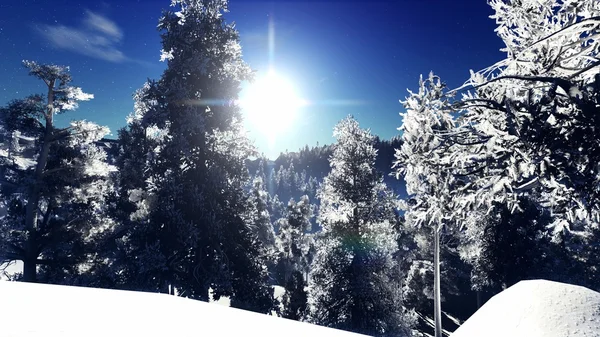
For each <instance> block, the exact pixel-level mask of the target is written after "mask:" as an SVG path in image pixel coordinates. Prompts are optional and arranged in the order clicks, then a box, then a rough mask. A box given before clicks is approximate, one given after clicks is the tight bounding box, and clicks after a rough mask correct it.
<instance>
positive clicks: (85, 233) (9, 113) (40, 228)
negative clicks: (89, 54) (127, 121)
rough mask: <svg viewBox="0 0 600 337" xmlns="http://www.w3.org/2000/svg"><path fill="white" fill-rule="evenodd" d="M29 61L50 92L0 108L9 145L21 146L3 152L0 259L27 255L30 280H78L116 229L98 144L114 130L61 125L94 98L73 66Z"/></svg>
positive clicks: (26, 272)
mask: <svg viewBox="0 0 600 337" xmlns="http://www.w3.org/2000/svg"><path fill="white" fill-rule="evenodd" d="M24 65H25V66H26V67H27V68H28V69H29V73H30V75H32V76H34V77H36V78H38V79H40V80H41V81H43V82H44V83H45V84H46V86H47V89H48V92H47V94H46V95H45V96H44V95H32V96H29V97H27V98H25V99H18V100H14V101H12V102H10V103H9V104H8V105H7V106H6V107H3V108H1V109H0V122H1V129H2V133H3V134H4V135H3V136H4V138H5V140H6V141H5V142H4V144H7V143H8V144H18V146H12V149H11V153H10V155H9V156H1V157H0V166H1V171H2V172H3V178H2V183H1V185H2V189H1V192H0V195H1V198H2V202H3V203H4V205H6V207H7V214H6V215H5V216H3V217H2V218H1V219H0V260H1V261H2V262H6V261H11V260H22V261H23V274H22V277H21V279H22V280H23V281H26V282H36V281H41V282H49V283H62V284H65V283H77V282H78V277H79V276H80V275H81V274H82V273H84V272H85V271H86V270H87V269H88V268H89V262H90V259H91V256H92V255H93V253H94V251H93V247H92V245H93V243H94V238H95V237H96V235H98V234H99V233H101V232H102V231H104V230H106V229H107V227H110V226H111V222H110V221H109V220H107V219H106V218H104V217H103V214H104V206H105V204H104V199H105V196H106V195H107V193H108V192H109V191H110V190H111V184H110V180H109V175H110V172H111V171H112V169H111V167H110V165H108V164H107V163H106V153H105V152H104V151H103V150H102V149H100V148H99V147H97V146H96V145H95V142H96V141H98V140H100V139H101V138H102V137H103V136H104V135H106V134H107V133H108V132H109V130H108V129H107V128H106V127H101V126H97V125H95V124H93V123H90V122H87V121H74V122H71V125H70V126H68V127H66V128H61V127H58V126H56V124H55V122H54V117H55V116H56V115H57V114H61V113H65V112H68V111H71V110H75V109H76V108H77V107H78V103H77V102H78V101H87V100H90V99H92V98H93V95H90V94H86V93H84V92H83V91H82V90H81V88H78V87H73V86H71V85H70V83H71V81H72V80H71V75H70V74H69V68H68V67H63V66H57V65H42V64H38V63H36V62H31V61H24ZM38 266H39V267H38Z"/></svg>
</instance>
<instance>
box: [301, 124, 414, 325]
mask: <svg viewBox="0 0 600 337" xmlns="http://www.w3.org/2000/svg"><path fill="white" fill-rule="evenodd" d="M334 136H335V137H336V138H337V143H336V145H335V150H334V152H333V155H332V156H331V158H330V165H331V172H330V173H329V174H328V175H327V177H326V178H325V180H324V182H323V184H322V186H321V189H320V191H319V198H320V200H321V208H320V211H319V214H318V221H319V223H320V224H321V226H322V227H323V233H322V236H321V237H320V238H319V240H318V241H317V253H316V256H315V260H314V261H313V264H312V266H311V272H310V274H309V311H310V314H309V320H310V321H311V322H314V323H317V324H321V325H325V326H329V327H335V328H339V329H345V330H350V331H354V332H359V333H365V334H369V335H376V336H381V335H391V336H394V335H402V333H404V332H406V330H405V329H406V326H405V321H404V316H403V308H402V305H401V303H400V301H399V298H398V297H397V296H395V295H396V294H397V291H396V290H397V288H398V285H399V280H396V279H394V277H393V276H394V269H395V268H396V261H395V259H394V254H395V253H396V252H397V250H398V247H397V242H396V232H395V229H394V225H395V224H394V222H395V221H396V219H397V218H396V211H397V206H398V203H397V199H396V198H395V196H394V195H393V194H392V193H391V192H390V191H389V190H388V189H387V188H386V186H385V184H384V183H383V180H382V177H381V175H380V174H379V173H378V172H377V171H376V170H375V167H374V165H375V159H376V156H377V151H376V150H375V148H374V147H373V136H372V135H371V134H370V132H369V131H367V130H363V129H361V128H360V127H359V125H358V122H357V121H356V120H355V119H353V118H352V117H348V118H346V119H344V120H342V121H341V122H340V123H339V124H338V125H337V126H336V127H335V129H334Z"/></svg>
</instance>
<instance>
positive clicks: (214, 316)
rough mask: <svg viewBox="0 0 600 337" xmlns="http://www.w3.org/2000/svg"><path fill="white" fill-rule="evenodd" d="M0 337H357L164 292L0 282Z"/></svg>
mask: <svg viewBox="0 0 600 337" xmlns="http://www.w3.org/2000/svg"><path fill="white" fill-rule="evenodd" d="M0 298H1V299H2V300H1V301H2V305H1V306H0V317H2V321H3V322H4V324H2V328H1V329H0V335H2V336H3V337H25V336H45V337H59V336H60V337H76V336H77V337H80V336H86V337H96V336H97V337H100V336H102V337H106V336H260V337H270V336H273V337H275V336H277V337H280V336H286V337H288V336H298V337H300V336H303V337H304V336H332V337H335V336H339V337H343V336H347V337H350V336H360V335H358V334H353V333H350V332H345V331H341V330H335V329H329V328H325V327H321V326H317V325H312V324H308V323H301V322H296V321H292V320H287V319H283V318H277V317H273V316H269V315H261V314H257V313H253V312H249V311H244V310H239V309H234V308H227V307H224V306H221V305H216V304H210V303H205V302H200V301H194V300H190V299H186V298H182V297H176V296H170V295H166V294H154V293H142V292H134V291H121V290H107V289H94V288H83V287H67V286H56V285H43V284H30V283H22V282H8V281H0Z"/></svg>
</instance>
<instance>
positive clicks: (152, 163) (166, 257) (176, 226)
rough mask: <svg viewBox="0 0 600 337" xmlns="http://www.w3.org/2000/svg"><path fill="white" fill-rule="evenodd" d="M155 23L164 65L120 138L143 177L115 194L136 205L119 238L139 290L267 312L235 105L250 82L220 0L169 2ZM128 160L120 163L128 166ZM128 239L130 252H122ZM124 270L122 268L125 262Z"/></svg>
mask: <svg viewBox="0 0 600 337" xmlns="http://www.w3.org/2000/svg"><path fill="white" fill-rule="evenodd" d="M172 6H173V7H174V9H175V10H174V11H167V12H165V13H164V14H163V16H162V18H161V19H160V23H159V29H160V31H161V32H162V35H161V37H162V45H163V51H162V56H161V58H162V59H163V60H165V61H167V69H166V70H165V72H164V73H163V75H162V77H161V78H160V80H159V81H150V82H148V83H147V84H146V86H145V87H144V88H143V89H142V90H141V91H140V92H139V93H138V107H139V108H138V109H136V111H134V114H133V115H132V116H131V117H130V121H129V125H130V126H129V131H127V132H124V133H123V137H134V138H136V139H137V140H135V141H133V140H132V139H129V138H128V139H127V140H126V139H123V141H124V142H127V143H129V144H132V143H134V144H135V143H137V144H147V145H149V146H144V151H145V153H144V155H142V156H141V157H142V158H144V159H143V160H144V161H145V162H144V163H140V164H135V165H133V166H132V167H134V168H135V170H136V172H143V173H142V176H143V179H136V181H137V182H138V183H136V184H135V186H131V187H132V188H131V189H130V190H128V191H123V192H122V196H121V197H122V198H125V197H128V198H129V200H130V202H133V203H134V204H135V206H136V207H135V211H133V212H131V213H130V215H129V218H130V220H131V221H133V223H127V222H124V223H123V226H124V227H125V228H124V229H123V231H122V232H121V234H120V237H121V240H122V241H124V242H125V248H124V249H125V250H129V254H124V255H123V257H127V256H135V257H136V258H137V259H136V260H137V261H135V262H133V264H134V266H133V267H134V271H135V272H136V273H137V275H138V278H141V279H142V280H147V281H150V282H144V284H143V290H147V291H163V292H173V291H172V290H171V289H173V288H174V289H175V290H177V293H178V294H179V295H181V296H187V297H191V298H196V299H201V300H208V296H209V288H212V289H213V295H214V297H215V298H219V297H220V296H230V297H231V304H232V306H235V307H238V308H243V309H249V310H254V311H259V312H264V313H266V312H268V311H269V310H270V309H271V307H272V305H273V294H272V289H270V288H269V287H268V286H267V281H268V274H267V271H266V266H265V261H264V256H263V254H262V252H263V244H262V242H261V241H260V240H259V238H258V236H257V233H256V231H254V230H253V228H252V226H253V225H254V224H253V223H251V221H249V219H252V213H253V212H254V211H255V210H254V209H253V208H252V207H249V205H250V204H249V202H248V194H247V193H246V191H245V190H244V187H245V186H246V184H247V182H248V172H247V169H246V167H245V161H246V159H247V158H248V157H249V156H250V155H251V154H253V153H254V151H253V148H252V146H251V145H250V144H249V142H248V140H247V138H246V137H245V135H244V134H243V132H242V127H241V115H240V108H239V106H238V105H236V103H235V101H236V99H237V96H238V94H239V90H240V82H241V81H242V80H246V79H249V78H250V77H251V71H250V69H249V68H248V67H247V66H246V64H245V63H244V62H243V60H242V58H241V48H240V45H239V35H238V32H237V31H236V30H235V28H234V25H233V24H227V23H226V22H225V20H224V18H223V13H224V12H227V2H226V1H222V0H203V1H193V0H181V1H173V2H172ZM126 163H127V161H123V164H126ZM134 242H135V248H134V249H133V250H132V249H131V248H129V247H127V245H128V244H129V243H134ZM121 264H122V265H124V266H126V268H128V267H129V262H128V261H121Z"/></svg>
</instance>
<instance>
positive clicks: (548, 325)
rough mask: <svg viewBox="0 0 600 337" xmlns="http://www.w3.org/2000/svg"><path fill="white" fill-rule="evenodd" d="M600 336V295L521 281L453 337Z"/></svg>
mask: <svg viewBox="0 0 600 337" xmlns="http://www.w3.org/2000/svg"><path fill="white" fill-rule="evenodd" d="M481 336H486V337H538V336H539V337H594V336H596V337H597V336H600V293H597V292H595V291H592V290H590V289H587V288H584V287H579V286H574V285H570V284H564V283H558V282H551V281H545V280H531V281H521V282H519V283H517V284H516V285H514V286H512V287H510V288H508V289H506V290H505V291H503V292H501V293H500V294H498V295H496V296H494V297H492V298H491V299H490V300H489V301H488V302H487V303H486V304H485V305H483V306H482V307H481V308H480V309H479V310H478V311H477V312H476V313H475V314H473V316H471V318H469V319H468V320H467V321H466V322H465V323H464V324H463V325H462V326H460V327H459V328H458V329H457V330H456V331H455V332H454V334H452V337H481Z"/></svg>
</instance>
